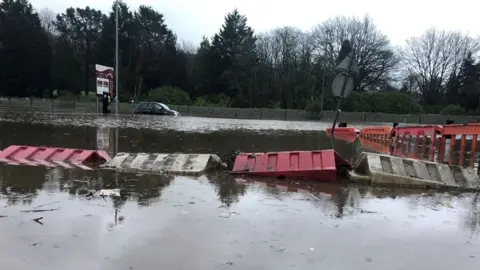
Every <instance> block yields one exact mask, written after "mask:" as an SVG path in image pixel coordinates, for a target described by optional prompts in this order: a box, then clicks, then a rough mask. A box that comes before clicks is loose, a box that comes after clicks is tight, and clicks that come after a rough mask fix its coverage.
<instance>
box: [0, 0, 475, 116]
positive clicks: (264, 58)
mask: <svg viewBox="0 0 480 270" xmlns="http://www.w3.org/2000/svg"><path fill="white" fill-rule="evenodd" d="M118 5H119V63H118V64H119V97H120V100H121V101H129V100H132V99H134V100H142V99H150V100H159V101H163V102H165V103H171V104H194V105H199V106H233V107H252V108H259V107H265V108H285V109H307V110H309V111H311V112H312V113H314V114H316V113H318V112H319V111H321V110H322V109H324V110H331V109H335V104H336V97H334V96H333V94H332V90H331V85H332V81H333V77H334V76H335V74H336V71H335V67H336V65H337V64H338V63H337V62H336V60H337V57H338V54H339V51H340V48H341V45H342V42H343V41H344V40H349V41H350V43H351V45H352V48H353V49H354V51H355V56H356V58H357V59H358V65H359V69H360V74H359V76H358V78H356V80H355V90H354V93H353V94H352V95H351V96H349V97H348V98H347V100H346V102H345V104H344V110H347V111H358V110H361V111H372V112H387V113H419V112H432V113H439V112H442V113H474V112H476V111H478V110H479V107H480V104H479V97H480V64H479V63H478V62H477V61H476V60H475V59H474V57H475V55H476V54H477V53H478V52H479V50H480V42H479V39H478V38H474V37H471V36H468V35H466V34H463V33H461V32H458V31H443V30H438V29H435V28H431V29H428V30H426V31H425V32H424V34H422V35H421V36H417V37H411V38H409V39H408V40H407V41H406V44H405V45H404V46H402V47H396V46H394V45H393V44H391V42H390V41H389V39H388V37H387V35H386V34H385V33H382V32H381V31H380V30H379V29H378V28H377V26H376V25H375V24H374V22H373V20H372V19H371V18H370V17H368V16H364V17H363V18H357V17H344V16H337V17H333V18H330V19H328V20H326V21H324V22H321V23H319V24H317V25H315V26H313V27H312V29H311V30H310V31H301V30H300V29H298V28H295V27H280V28H277V29H273V30H271V31H268V32H264V33H256V32H255V31H254V29H252V28H251V27H250V26H249V25H248V21H247V17H246V16H245V15H242V14H241V13H240V12H239V11H238V10H236V9H234V10H233V11H232V12H230V13H228V14H227V15H226V16H225V21H224V23H223V25H222V26H221V27H220V29H219V31H218V33H216V34H214V35H213V36H212V37H204V38H203V40H202V41H201V43H200V44H198V46H194V45H192V44H189V43H185V42H183V43H181V44H180V42H178V40H177V37H176V35H175V33H174V30H173V29H170V28H169V27H168V25H167V21H166V19H165V18H164V16H163V14H162V13H161V12H160V11H157V10H155V9H153V8H152V7H149V6H140V7H139V8H138V9H136V10H132V9H131V8H130V7H129V6H128V5H127V4H126V3H124V2H122V1H119V2H118ZM115 8H116V2H114V3H113V4H112V9H111V11H110V12H108V13H103V12H102V11H100V10H96V9H93V8H90V7H85V8H73V7H72V8H68V9H66V10H65V11H64V12H62V13H59V14H55V13H53V12H52V11H50V10H49V9H42V10H40V11H37V10H35V8H34V7H32V5H31V4H30V3H29V2H28V1H27V0H2V1H1V3H0V96H16V97H31V96H37V97H53V96H54V95H56V94H59V95H63V96H77V97H78V96H80V95H88V93H94V92H95V88H96V82H95V64H101V65H106V66H112V67H114V66H115V63H114V61H115V57H114V56H115V54H114V53H115V46H114V45H115Z"/></svg>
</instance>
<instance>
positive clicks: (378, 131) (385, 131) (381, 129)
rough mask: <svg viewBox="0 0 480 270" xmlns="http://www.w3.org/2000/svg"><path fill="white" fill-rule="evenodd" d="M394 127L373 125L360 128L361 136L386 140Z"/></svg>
mask: <svg viewBox="0 0 480 270" xmlns="http://www.w3.org/2000/svg"><path fill="white" fill-rule="evenodd" d="M391 132H392V127H388V126H372V127H364V128H362V129H360V138H364V139H368V140H379V141H386V140H389V139H390V134H391Z"/></svg>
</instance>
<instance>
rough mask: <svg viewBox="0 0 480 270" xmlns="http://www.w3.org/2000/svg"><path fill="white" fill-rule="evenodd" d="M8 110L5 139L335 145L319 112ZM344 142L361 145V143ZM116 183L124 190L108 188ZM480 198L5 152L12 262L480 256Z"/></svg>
mask: <svg viewBox="0 0 480 270" xmlns="http://www.w3.org/2000/svg"><path fill="white" fill-rule="evenodd" d="M0 117H1V118H0V148H2V149H3V148H5V147H6V146H8V145H11V144H28V145H48V146H61V147H75V148H97V147H100V148H103V149H106V150H108V151H110V152H112V153H114V152H116V151H135V152H140V151H145V152H191V153H193V152H212V153H216V154H219V155H223V154H225V153H228V152H229V151H230V150H231V149H241V150H243V151H266V150H269V151H279V150H298V149H306V150H307V149H308V150H311V149H315V148H316V149H324V148H330V147H331V141H330V140H329V139H328V138H327V137H324V135H322V134H321V132H319V130H323V129H325V127H326V126H327V125H326V124H322V123H318V122H284V121H248V120H230V119H206V118H190V117H180V118H161V117H125V118H121V119H118V120H117V119H115V118H114V117H97V116H95V115H84V116H81V117H76V116H74V115H48V114H30V115H21V114H19V113H12V114H8V113H4V114H3V115H1V116H0ZM117 134H118V138H119V139H118V142H117V141H116V137H117ZM335 148H336V149H337V151H339V152H341V153H342V155H344V156H346V157H348V158H353V157H354V156H355V155H357V154H358V153H359V152H361V149H360V148H359V147H358V146H355V145H353V146H352V145H349V144H347V143H343V142H337V143H336V144H335ZM110 188H120V189H121V190H122V192H121V196H119V197H100V196H97V195H96V194H94V191H96V190H100V189H110ZM479 208H480V202H479V199H478V195H477V194H470V193H464V194H448V193H442V192H438V191H437V192H433V191H426V190H405V189H395V190H392V189H381V188H368V187H362V186H356V185H352V184H347V183H344V184H313V183H308V182H294V181H280V180H265V179H245V178H233V177H230V176H228V175H220V174H211V175H205V176H201V177H199V178H189V177H173V176H158V175H157V176H152V175H142V174H120V173H116V172H111V171H80V170H65V169H62V168H55V169H49V168H43V167H19V166H6V165H0V231H1V234H0V269H2V270H4V269H5V270H7V269H8V270H10V269H53V270H56V269H59V270H60V269H62V270H63V269H71V270H74V269H82V270H85V269H107V270H108V269H189V270H190V269H262V270H263V269H319V267H325V268H326V269H382V270H383V269H452V268H454V267H461V268H462V269H477V268H478V264H479V263H480V253H479V250H480V240H479V239H478V237H477V235H478V231H479V228H480V227H479V226H480V209H479Z"/></svg>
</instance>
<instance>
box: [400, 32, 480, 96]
mask: <svg viewBox="0 0 480 270" xmlns="http://www.w3.org/2000/svg"><path fill="white" fill-rule="evenodd" d="M479 50H480V43H479V41H478V40H475V39H473V38H471V37H469V36H468V35H464V34H462V33H460V32H447V31H440V30H437V29H435V28H431V29H428V30H427V31H425V33H424V34H423V35H421V36H420V37H412V38H410V39H408V40H407V45H406V46H405V49H404V50H403V55H402V56H403V61H404V62H405V67H406V72H407V76H410V77H411V78H415V79H416V84H417V87H418V90H419V91H420V92H421V97H422V101H423V102H424V103H425V104H437V103H438V101H439V100H440V98H441V97H442V95H443V93H444V92H445V89H446V87H447V82H448V80H449V78H450V77H451V76H452V74H458V71H459V69H460V66H461V64H462V61H463V59H465V57H466V56H467V54H468V53H469V52H471V53H474V54H475V53H476V52H478V51H479Z"/></svg>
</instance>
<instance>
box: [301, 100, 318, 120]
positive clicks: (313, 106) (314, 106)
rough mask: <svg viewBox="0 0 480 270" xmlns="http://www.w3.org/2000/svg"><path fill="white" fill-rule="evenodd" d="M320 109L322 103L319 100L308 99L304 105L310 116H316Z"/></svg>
mask: <svg viewBox="0 0 480 270" xmlns="http://www.w3.org/2000/svg"><path fill="white" fill-rule="evenodd" d="M321 110H322V103H321V102H320V101H319V100H309V101H308V102H307V106H305V111H307V112H309V113H310V117H313V118H316V117H319V116H320V112H321Z"/></svg>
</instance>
